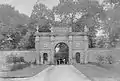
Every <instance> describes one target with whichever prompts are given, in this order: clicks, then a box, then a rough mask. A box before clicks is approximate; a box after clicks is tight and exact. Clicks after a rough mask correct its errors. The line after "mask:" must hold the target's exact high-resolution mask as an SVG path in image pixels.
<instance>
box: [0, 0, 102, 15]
mask: <svg viewBox="0 0 120 81" xmlns="http://www.w3.org/2000/svg"><path fill="white" fill-rule="evenodd" d="M37 1H38V0H0V4H4V3H7V4H10V5H12V6H14V7H15V9H16V10H18V11H19V12H20V13H24V14H26V15H28V16H30V14H31V12H32V9H33V6H34V4H35V3H36V2H37ZM98 1H99V0H98ZM101 1H103V0H100V3H101ZM39 2H42V3H44V4H45V5H46V6H48V8H50V9H52V7H53V6H55V5H57V4H58V2H59V0H39Z"/></svg>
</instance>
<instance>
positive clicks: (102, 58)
mask: <svg viewBox="0 0 120 81" xmlns="http://www.w3.org/2000/svg"><path fill="white" fill-rule="evenodd" d="M104 58H105V57H104V56H101V55H98V56H97V58H96V60H97V63H98V64H103V63H105V59H104Z"/></svg>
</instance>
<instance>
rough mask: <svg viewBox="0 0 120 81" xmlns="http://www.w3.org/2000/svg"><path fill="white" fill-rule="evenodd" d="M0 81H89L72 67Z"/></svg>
mask: <svg viewBox="0 0 120 81" xmlns="http://www.w3.org/2000/svg"><path fill="white" fill-rule="evenodd" d="M0 81H91V80H89V79H88V78H87V77H86V76H85V75H84V74H82V73H81V72H80V71H78V70H77V69H76V68H75V67H74V66H72V65H57V66H50V67H48V68H47V69H45V70H43V71H42V72H40V73H39V74H37V75H35V76H34V77H31V78H24V79H13V80H0Z"/></svg>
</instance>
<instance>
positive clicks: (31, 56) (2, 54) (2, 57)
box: [0, 51, 39, 69]
mask: <svg viewBox="0 0 120 81" xmlns="http://www.w3.org/2000/svg"><path fill="white" fill-rule="evenodd" d="M11 54H12V55H16V56H18V57H19V56H22V57H24V60H25V61H27V62H34V61H35V59H38V57H39V56H38V55H37V53H36V51H0V69H1V68H3V67H4V66H5V65H6V56H8V55H11Z"/></svg>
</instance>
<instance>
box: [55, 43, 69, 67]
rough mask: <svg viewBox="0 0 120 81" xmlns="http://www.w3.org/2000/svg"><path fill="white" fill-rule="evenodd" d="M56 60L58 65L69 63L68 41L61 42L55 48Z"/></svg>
mask: <svg viewBox="0 0 120 81" xmlns="http://www.w3.org/2000/svg"><path fill="white" fill-rule="evenodd" d="M54 61H55V63H56V64H57V65H59V64H68V62H69V47H68V45H67V44H66V43H64V42H60V43H58V44H56V46H55V48H54Z"/></svg>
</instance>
